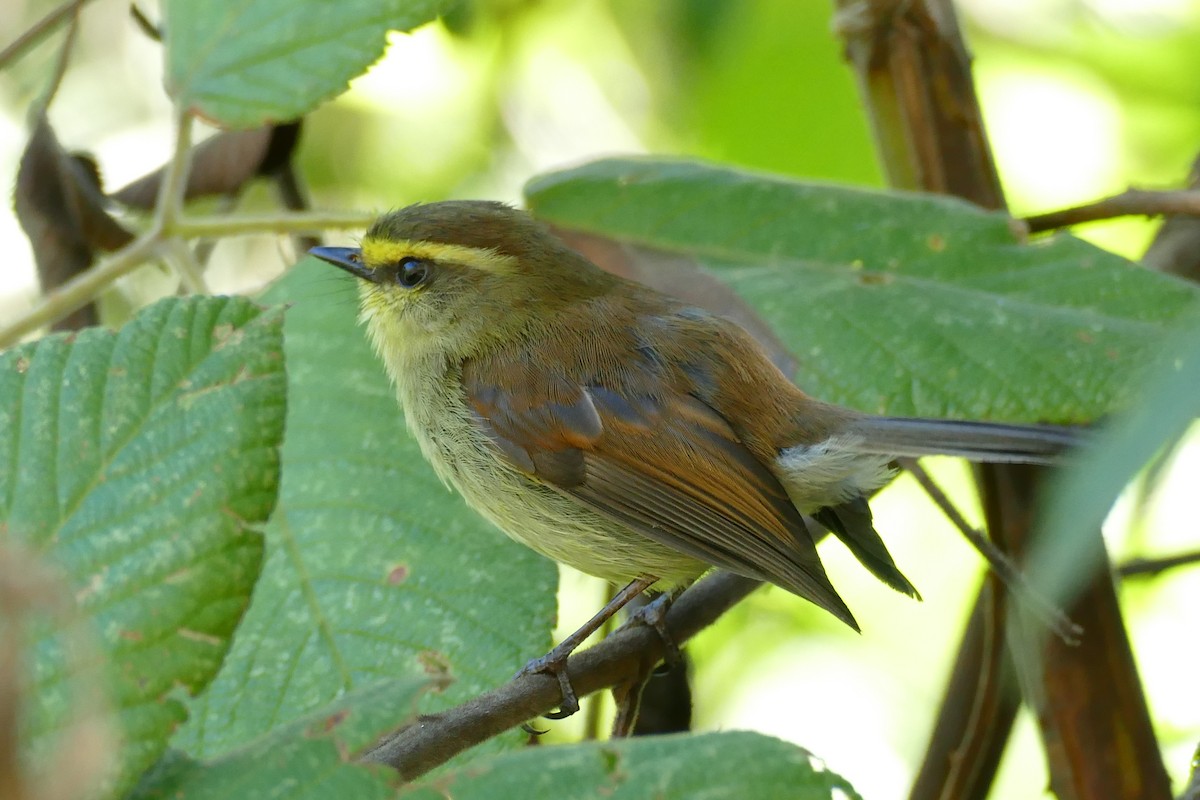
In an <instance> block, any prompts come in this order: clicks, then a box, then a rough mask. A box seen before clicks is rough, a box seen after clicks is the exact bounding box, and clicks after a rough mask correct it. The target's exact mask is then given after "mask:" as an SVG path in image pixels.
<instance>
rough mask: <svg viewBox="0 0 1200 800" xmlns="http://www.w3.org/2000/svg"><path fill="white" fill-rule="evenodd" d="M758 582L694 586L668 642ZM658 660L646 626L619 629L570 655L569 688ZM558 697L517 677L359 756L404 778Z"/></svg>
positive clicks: (601, 682) (717, 579)
mask: <svg viewBox="0 0 1200 800" xmlns="http://www.w3.org/2000/svg"><path fill="white" fill-rule="evenodd" d="M759 585H760V581H756V580H753V579H750V578H744V577H742V576H740V575H734V574H732V573H729V572H716V573H714V574H712V575H710V576H708V577H707V578H705V579H704V580H702V581H700V582H698V583H696V584H695V585H694V586H692V587H691V588H690V589H688V590H687V591H686V592H684V593H683V594H682V595H680V597H679V599H678V600H676V601H675V603H674V604H673V605H672V606H671V608H670V610H669V611H668V612H667V618H666V625H667V629H668V630H669V631H670V633H671V637H672V638H673V639H674V640H675V641H676V642H677V643H678V644H682V643H683V642H685V641H687V640H688V639H690V638H691V637H692V636H694V635H695V634H696V633H697V632H699V631H700V630H701V629H703V628H705V627H707V626H708V625H710V624H712V623H713V622H714V621H716V620H717V619H718V618H719V617H720V616H721V615H722V614H723V613H725V612H726V611H727V610H728V609H730V608H732V607H733V606H734V605H736V604H737V603H738V602H739V601H741V600H742V599H743V598H744V597H746V595H748V594H750V592H752V591H753V590H754V589H756V588H757V587H758V586H759ZM663 655H664V645H663V640H662V638H661V637H660V636H659V635H658V634H657V633H656V632H655V631H654V630H653V629H652V628H649V627H646V626H644V625H634V626H626V627H624V628H621V629H620V630H618V631H616V632H615V633H613V634H612V635H611V636H609V637H608V638H607V639H605V640H604V641H602V642H600V643H599V644H597V645H596V646H594V647H590V648H588V649H587V650H584V651H582V652H579V653H577V654H576V655H574V656H572V657H571V660H570V661H569V662H568V669H569V670H570V674H571V683H572V684H573V685H574V687H575V690H576V691H577V692H578V693H579V695H580V696H583V695H586V694H590V693H592V692H595V691H598V690H600V689H604V688H607V687H610V686H616V685H617V684H620V683H624V682H626V681H628V680H630V678H631V677H632V676H635V675H639V674H642V673H643V672H645V671H646V669H647V668H648V667H652V666H653V665H654V664H656V663H658V662H659V661H660V660H662V657H663ZM560 699H561V696H560V694H559V689H558V681H557V680H555V679H554V677H552V676H549V675H524V676H521V677H519V678H514V679H513V680H511V681H509V682H508V683H506V684H505V685H504V686H501V687H499V688H498V689H494V690H492V691H490V692H488V693H486V694H483V695H480V696H479V697H476V698H474V699H472V700H468V701H467V702H466V703H463V704H462V705H460V706H457V707H455V708H452V709H449V710H447V711H443V712H441V713H440V714H428V715H424V716H421V717H420V718H418V719H417V721H416V722H414V723H412V724H411V725H408V726H406V727H404V728H401V729H400V730H398V731H396V732H395V733H393V734H391V735H390V736H389V737H386V738H385V739H384V740H383V741H381V742H380V743H378V744H377V745H375V747H374V748H372V749H371V750H369V751H368V752H367V753H366V754H364V755H363V757H362V758H363V760H364V761H369V762H374V763H378V764H387V765H388V766H391V767H393V768H394V769H396V770H397V771H398V772H399V773H400V774H401V775H402V776H403V777H404V778H405V779H406V780H411V779H413V778H416V777H417V776H420V775H423V774H424V773H426V772H428V771H429V770H431V769H433V768H434V767H436V766H438V765H439V764H443V763H445V762H446V761H447V760H449V759H450V758H452V757H453V756H455V755H457V754H458V753H460V752H462V751H463V750H466V749H467V748H469V747H473V746H474V745H477V744H479V743H480V742H483V741H485V740H486V739H489V738H491V737H493V736H496V735H497V734H499V733H502V732H503V731H506V730H508V729H509V728H513V727H516V726H517V725H520V724H521V723H522V722H525V721H526V720H529V719H532V718H534V717H536V716H538V715H540V714H544V713H546V712H547V711H550V710H551V709H553V708H555V707H556V706H557V705H558V703H559V700H560Z"/></svg>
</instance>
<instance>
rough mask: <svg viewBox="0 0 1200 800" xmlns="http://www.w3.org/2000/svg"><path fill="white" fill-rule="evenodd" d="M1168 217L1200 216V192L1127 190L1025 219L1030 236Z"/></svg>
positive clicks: (1184, 190) (1183, 190) (1185, 190)
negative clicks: (1082, 225)
mask: <svg viewBox="0 0 1200 800" xmlns="http://www.w3.org/2000/svg"><path fill="white" fill-rule="evenodd" d="M1164 214H1182V215H1186V216H1192V217H1200V191H1193V190H1190V189H1172V190H1165V191H1155V190H1150V189H1126V190H1125V191H1123V192H1121V193H1120V194H1115V195H1113V196H1111V197H1105V198H1103V199H1101V200H1096V201H1094V202H1091V203H1084V204H1083V205H1081V206H1074V207H1073V208H1064V209H1060V210H1058V211H1049V212H1047V213H1045V214H1034V215H1033V216H1031V217H1025V219H1024V220H1023V222H1024V223H1025V224H1026V225H1027V226H1028V227H1029V231H1030V233H1039V232H1041V231H1050V230H1055V229H1057V228H1066V227H1069V226H1071V225H1078V224H1080V223H1082V222H1096V221H1097V220H1102V219H1112V218H1114V217H1130V216H1141V217H1158V216H1162V215H1164Z"/></svg>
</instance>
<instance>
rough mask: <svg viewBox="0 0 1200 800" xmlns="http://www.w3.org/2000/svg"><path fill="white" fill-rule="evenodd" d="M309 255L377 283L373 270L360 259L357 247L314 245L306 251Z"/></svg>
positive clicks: (360, 253) (359, 251) (360, 255)
mask: <svg viewBox="0 0 1200 800" xmlns="http://www.w3.org/2000/svg"><path fill="white" fill-rule="evenodd" d="M308 254H309V255H310V256H316V257H317V258H319V259H321V260H322V261H328V262H329V263H330V264H333V265H334V266H335V267H341V268H342V269H344V270H346V272H349V273H350V274H351V275H354V276H355V277H358V278H362V279H363V280H364V281H370V282H371V283H378V282H379V281H378V279H377V278H376V275H375V270H373V269H368V268H367V266H366V265H365V264H364V263H363V260H362V251H361V250H359V249H358V248H357V247H314V248H312V249H311V250H309V251H308Z"/></svg>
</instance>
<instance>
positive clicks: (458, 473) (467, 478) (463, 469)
mask: <svg viewBox="0 0 1200 800" xmlns="http://www.w3.org/2000/svg"><path fill="white" fill-rule="evenodd" d="M389 361H390V363H389V364H388V371H389V372H390V373H391V376H392V380H393V381H394V382H395V384H396V388H397V393H398V395H399V398H400V402H401V404H402V405H403V407H404V412H405V419H406V421H407V424H408V429H409V430H410V431H411V432H412V435H413V436H414V437H415V438H416V440H417V442H418V444H419V445H420V447H421V452H422V454H423V455H424V456H425V459H426V460H427V461H428V462H429V463H430V464H431V465H432V466H433V468H434V470H435V471H436V472H437V474H438V476H439V477H440V478H441V479H442V482H443V483H445V484H446V485H447V486H449V487H451V488H453V489H455V490H456V491H458V492H459V493H460V494H461V495H462V496H463V499H465V500H466V501H467V504H468V505H470V506H471V507H472V508H474V509H475V510H476V511H478V512H479V513H480V514H482V515H483V516H484V517H485V518H487V519H488V520H490V521H491V522H492V523H494V524H495V525H496V526H497V527H498V528H500V530H502V531H504V533H505V534H507V535H508V536H509V537H511V538H513V539H515V540H517V541H518V542H521V543H522V544H524V545H526V546H528V547H530V548H532V549H533V550H535V551H537V552H539V553H541V554H542V555H544V556H547V557H548V558H552V559H554V560H555V561H558V562H560V563H563V564H567V565H569V566H571V567H574V568H575V569H578V570H580V571H582V572H586V573H588V574H591V575H595V576H597V577H600V578H603V579H605V580H609V581H613V582H615V583H625V582H628V581H630V580H632V579H634V578H636V577H639V576H643V575H654V576H657V577H658V578H659V579H660V580H661V581H662V583H663V584H664V585H666V586H675V585H679V584H682V583H687V582H689V581H691V580H693V579H695V578H696V577H697V576H699V575H700V574H701V573H702V572H703V571H704V570H705V569H707V565H705V564H703V563H702V562H700V561H697V560H695V559H693V558H691V557H690V556H687V555H683V554H681V553H679V552H678V551H676V550H674V549H672V548H669V547H667V546H665V545H662V544H659V543H658V542H655V541H654V540H652V539H649V538H648V537H646V536H643V535H642V534H640V533H637V532H635V531H633V530H630V529H629V528H627V527H626V526H624V525H621V524H620V523H617V522H614V521H612V520H610V519H608V518H607V517H604V516H602V515H600V514H598V513H596V512H594V511H592V510H590V509H588V508H587V507H585V506H583V505H582V504H580V503H578V502H576V501H575V500H573V499H571V498H570V497H568V496H566V495H564V494H562V493H560V492H558V491H556V490H554V489H552V488H550V487H548V486H545V485H543V484H541V483H539V482H537V481H536V480H534V479H532V478H530V477H528V476H526V475H525V474H523V473H521V472H520V471H518V470H516V469H515V468H513V467H512V466H510V465H509V464H508V463H507V461H505V460H504V459H503V456H502V455H500V453H499V451H498V450H497V449H496V447H495V445H493V444H492V443H491V441H489V439H488V437H487V435H486V434H485V433H484V432H483V430H482V429H481V428H480V427H479V424H478V423H477V422H476V420H474V419H473V418H472V412H471V411H470V409H469V407H468V406H467V403H466V398H465V395H464V392H463V389H462V379H461V371H460V368H459V367H458V366H457V365H448V364H439V363H437V362H436V360H426V361H423V362H422V363H404V361H403V360H401V359H399V358H394V359H390V360H389ZM415 375H421V376H423V378H422V380H420V381H416V380H414V379H413V377H412V376H415ZM424 376H436V377H435V378H434V379H432V380H427V379H424Z"/></svg>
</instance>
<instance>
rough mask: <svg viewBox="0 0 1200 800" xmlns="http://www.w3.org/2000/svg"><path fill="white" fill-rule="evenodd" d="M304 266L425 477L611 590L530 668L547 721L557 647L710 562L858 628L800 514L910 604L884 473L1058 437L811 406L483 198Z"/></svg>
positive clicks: (738, 338)
mask: <svg viewBox="0 0 1200 800" xmlns="http://www.w3.org/2000/svg"><path fill="white" fill-rule="evenodd" d="M310 252H311V253H312V254H313V255H315V256H316V257H318V258H320V259H323V260H325V261H327V262H329V263H331V264H334V265H335V266H338V267H341V268H342V269H344V270H346V271H348V272H350V273H351V274H352V275H355V276H356V277H357V278H358V279H359V290H360V299H361V310H362V313H361V320H362V322H364V323H365V325H366V328H367V331H368V333H369V336H370V339H371V341H372V343H373V344H374V347H375V350H376V352H377V353H378V354H379V357H380V358H381V359H382V361H383V364H384V367H385V368H386V370H387V372H388V374H389V375H390V377H391V379H392V382H393V383H394V384H395V387H396V391H397V394H398V396H399V400H400V403H401V405H402V406H403V408H404V412H405V420H406V422H407V424H408V428H409V430H410V431H411V433H412V435H413V436H414V437H415V438H416V440H417V442H418V443H419V445H420V448H421V452H422V454H423V455H424V457H425V458H426V460H428V462H429V463H430V464H431V465H432V466H433V468H434V470H435V471H436V472H437V474H438V476H439V477H440V478H441V479H442V481H443V482H444V483H445V484H447V485H448V486H450V487H453V488H454V489H455V490H457V491H458V492H459V493H460V494H461V495H462V496H463V498H464V499H465V500H466V502H467V503H468V504H469V505H470V506H471V507H472V508H474V509H475V510H476V511H478V512H479V513H480V514H482V515H483V516H484V517H486V518H487V519H488V520H490V521H492V522H493V523H494V524H495V525H496V526H497V527H499V528H500V529H501V530H502V531H504V533H506V534H507V535H508V536H510V537H512V538H513V539H515V540H517V541H519V542H521V543H523V544H525V545H527V546H529V547H531V548H533V549H534V550H536V551H537V552H539V553H541V554H542V555H545V556H548V557H549V558H552V559H554V560H555V561H558V562H560V563H563V564H568V565H570V566H572V567H574V568H576V569H578V570H581V571H583V572H586V573H589V574H591V575H596V576H598V577H600V578H604V579H605V580H608V581H612V582H616V583H622V584H624V583H628V586H626V588H625V590H623V591H622V593H620V594H618V595H617V597H615V598H614V599H613V602H611V603H609V605H608V606H606V607H605V609H604V610H602V611H601V612H600V613H599V614H597V615H596V617H594V618H593V620H592V621H591V622H589V624H588V625H587V626H584V628H583V629H581V630H580V631H578V632H577V633H576V634H573V635H572V636H571V637H568V639H567V640H565V641H564V642H563V643H562V644H560V645H559V647H557V648H555V650H553V651H551V653H549V654H547V655H546V656H544V657H543V658H541V659H535V660H534V661H532V662H530V664H529V665H527V667H526V670H525V671H543V672H550V673H552V674H555V675H556V676H557V677H558V679H559V682H560V685H561V687H562V692H563V701H562V704H561V705H560V709H561V710H560V712H559V713H558V714H556V715H554V716H556V717H559V716H566V715H567V714H569V713H572V712H573V711H574V710H575V709H577V708H578V703H577V700H576V698H575V696H574V692H573V690H572V689H571V687H570V682H569V679H568V678H567V676H566V669H565V664H566V658H567V656H568V655H569V654H570V652H571V650H573V649H574V648H575V647H576V646H578V644H579V643H581V642H582V641H583V639H584V638H586V637H587V635H589V634H590V633H591V632H592V631H594V630H595V629H596V628H598V627H599V625H600V624H601V623H602V622H603V620H604V619H605V618H607V616H611V614H613V613H615V612H616V610H617V609H619V608H620V606H621V605H623V604H624V603H625V602H628V600H629V599H631V598H632V597H634V596H636V595H637V594H640V593H641V592H642V591H644V590H645V589H647V588H649V587H650V586H652V585H656V584H657V585H658V586H659V587H660V588H664V589H667V590H677V589H679V588H680V587H684V586H686V585H688V584H689V583H690V582H692V581H693V580H695V579H696V578H697V577H698V576H699V575H701V574H702V573H703V572H705V571H706V570H708V569H709V568H711V567H719V568H722V569H726V570H730V571H732V572H735V573H738V574H741V575H745V576H748V577H751V578H757V579H761V580H765V581H770V582H771V583H774V584H775V585H777V586H780V587H782V588H784V589H786V590H788V591H790V592H792V593H794V594H797V595H799V596H800V597H803V598H804V599H806V600H809V601H811V602H813V603H815V604H816V605H818V606H820V607H821V608H823V609H825V610H826V611H828V612H829V613H831V614H833V616H835V617H837V618H838V619H839V620H841V621H842V622H844V623H846V624H847V625H849V626H850V627H852V628H854V629H855V630H858V624H857V623H856V622H855V620H854V616H853V615H852V614H851V613H850V609H849V608H847V607H846V604H845V603H844V602H843V601H842V598H841V597H839V596H838V593H837V591H836V590H835V589H834V587H833V585H832V584H831V583H830V581H829V578H828V577H827V576H826V574H825V569H824V567H823V566H822V564H821V560H820V558H819V557H818V555H817V549H816V545H815V542H814V539H813V536H812V535H811V533H810V532H809V529H808V527H807V526H806V524H805V521H804V515H807V516H809V517H811V518H812V519H814V520H816V521H817V522H818V523H819V524H820V525H822V526H824V527H825V528H827V529H828V530H829V531H830V532H831V533H833V534H834V535H835V536H836V537H837V538H838V539H840V540H841V541H842V542H843V543H844V544H845V545H846V546H847V547H848V548H849V549H850V551H851V552H852V553H853V554H854V555H855V556H856V557H857V558H858V560H859V561H860V562H861V563H862V564H863V566H865V567H866V568H867V569H868V570H870V571H871V573H872V574H874V575H875V576H876V577H877V578H879V579H880V580H881V581H883V582H884V583H886V584H887V585H888V586H891V587H892V588H894V589H896V590H897V591H900V592H902V593H904V594H907V595H910V596H916V594H917V592H916V589H915V588H914V587H913V585H912V584H911V583H910V582H909V581H908V579H907V578H905V577H904V575H903V574H902V573H901V572H900V570H899V569H898V568H897V567H896V564H895V562H894V561H893V560H892V557H891V555H890V554H889V553H888V550H887V548H886V547H885V546H884V543H883V540H882V539H881V538H880V536H879V534H878V533H877V532H876V530H875V527H874V524H873V522H872V517H871V510H870V508H869V507H868V505H867V500H866V498H867V497H869V496H870V495H871V494H872V493H873V492H875V491H876V490H877V489H879V488H880V487H881V486H882V485H884V484H885V483H886V482H887V481H888V480H889V479H890V477H891V476H892V474H893V471H894V470H893V467H892V462H893V460H894V459H896V458H897V457H916V456H923V455H931V454H943V455H953V456H962V457H965V458H968V459H972V460H977V461H993V462H1023V463H1034V464H1039V463H1051V462H1054V461H1057V460H1058V458H1059V456H1060V455H1061V453H1062V451H1063V450H1064V449H1065V448H1067V447H1068V446H1070V445H1071V444H1072V443H1073V442H1074V439H1075V435H1074V433H1073V432H1072V431H1070V430H1069V429H1065V428H1058V427H1054V426H1026V425H1006V424H997V423H984V422H966V421H943V420H929V419H912V418H898V417H881V416H872V415H868V414H863V413H860V412H857V411H853V410H851V409H847V408H843V407H840V406H836V405H832V404H829V403H825V402H822V401H820V400H817V399H815V398H813V397H810V396H808V395H807V394H805V393H804V392H802V391H801V390H800V389H798V388H797V387H796V386H795V385H794V384H792V382H791V381H789V380H788V379H787V377H786V376H785V375H784V374H783V373H782V372H780V370H779V369H778V368H777V367H776V366H775V365H774V364H773V363H772V362H771V361H770V359H769V358H768V356H767V355H766V353H765V352H764V351H763V349H762V348H761V347H760V346H759V344H758V343H757V341H756V340H755V339H754V338H752V337H751V336H750V335H749V334H748V333H747V332H746V331H745V330H744V329H742V328H741V327H740V326H739V325H737V324H736V323H734V322H732V321H730V320H728V319H725V318H723V317H720V316H717V315H714V314H711V313H709V312H707V311H705V310H704V309H702V308H697V307H696V306H694V305H691V304H688V303H686V302H683V301H681V300H677V299H675V298H672V297H670V296H668V295H665V294H662V293H660V292H657V291H654V290H653V289H650V288H648V287H645V286H643V285H641V284H638V283H634V282H632V281H628V280H625V279H622V278H619V277H616V276H614V275H612V274H609V273H607V272H604V271H603V270H601V269H600V268H599V267H597V266H595V265H594V264H592V263H591V262H590V261H588V260H587V259H586V258H584V257H583V256H582V255H580V254H579V253H577V252H575V251H574V250H572V249H570V248H569V247H568V246H567V245H566V244H564V243H563V242H562V241H561V240H559V239H558V238H556V237H555V236H553V235H552V234H551V233H550V232H549V231H548V230H547V229H546V228H545V227H544V226H543V225H542V224H540V223H539V222H537V221H535V220H534V219H533V218H532V217H530V216H529V215H528V214H526V213H525V212H523V211H519V210H517V209H514V208H512V207H509V206H507V205H504V204H501V203H494V202H486V201H452V202H440V203H428V204H422V205H414V206H409V207H407V208H403V209H400V210H398V211H394V212H391V213H389V214H386V215H384V216H382V217H380V218H379V219H378V220H376V221H375V222H374V223H373V224H372V225H371V227H370V229H369V230H368V231H367V232H366V235H365V236H364V237H363V239H362V242H361V247H359V248H346V247H317V248H314V249H312V250H311V251H310ZM668 596H670V595H668Z"/></svg>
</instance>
